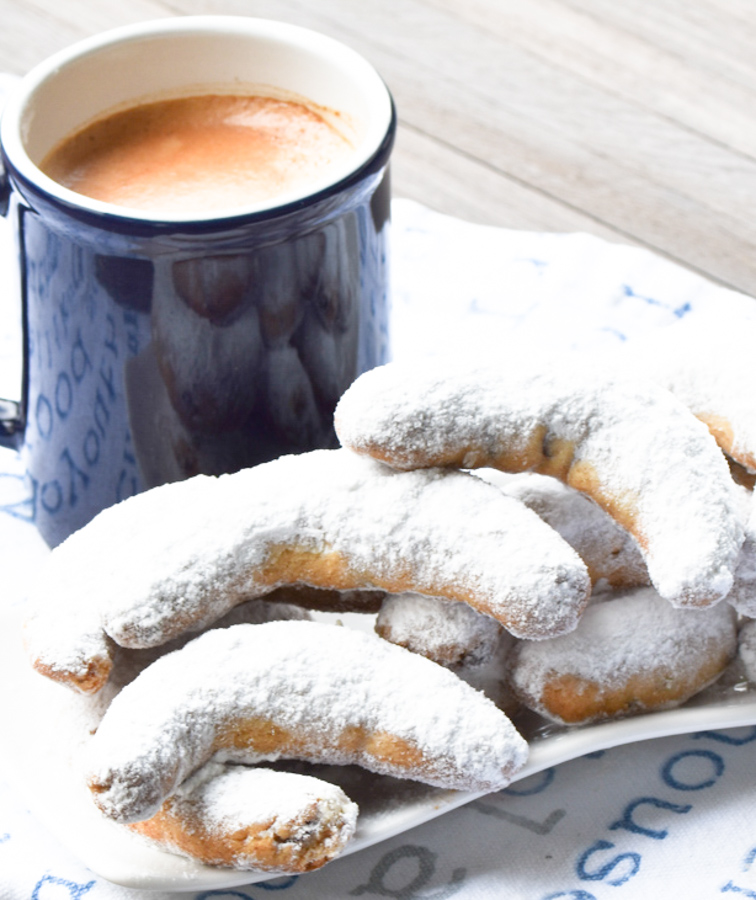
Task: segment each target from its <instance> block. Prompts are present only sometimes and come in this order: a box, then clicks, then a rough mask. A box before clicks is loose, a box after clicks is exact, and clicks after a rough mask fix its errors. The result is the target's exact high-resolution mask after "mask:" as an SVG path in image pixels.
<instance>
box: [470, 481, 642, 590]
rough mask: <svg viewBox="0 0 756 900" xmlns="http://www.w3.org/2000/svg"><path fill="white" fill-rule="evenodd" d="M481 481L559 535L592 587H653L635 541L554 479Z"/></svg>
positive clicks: (562, 483)
mask: <svg viewBox="0 0 756 900" xmlns="http://www.w3.org/2000/svg"><path fill="white" fill-rule="evenodd" d="M475 474H476V475H477V476H478V477H479V478H483V479H485V480H486V481H489V482H490V483H491V484H495V485H496V486H497V487H498V488H500V489H501V490H502V491H504V493H505V494H507V495H508V496H510V497H514V498H515V499H517V500H519V501H520V502H521V503H524V504H525V506H527V507H528V509H532V510H533V512H535V513H537V514H538V515H539V516H540V517H541V518H542V519H543V520H544V522H546V523H547V524H548V525H551V527H552V528H553V529H554V530H555V531H557V532H559V534H560V535H561V536H562V537H563V538H564V539H565V540H566V541H567V543H568V544H569V545H570V547H572V548H573V549H574V550H575V551H576V552H577V554H578V556H579V557H580V558H581V559H582V560H583V562H584V563H585V564H586V566H587V567H588V574H589V575H590V576H591V581H592V582H593V583H594V584H596V582H598V581H605V582H606V583H607V584H609V585H611V586H612V587H617V588H620V587H622V588H625V587H640V586H642V585H648V584H649V583H650V582H649V578H648V569H647V568H646V564H645V562H644V560H643V556H642V554H641V551H640V548H639V547H638V544H637V543H636V541H635V540H634V539H633V537H632V535H631V534H629V533H628V532H627V531H625V529H624V528H622V527H621V526H620V525H618V524H617V522H615V520H614V519H612V518H611V516H608V515H607V514H606V513H605V512H604V510H603V509H601V507H600V506H598V505H597V504H596V503H594V502H593V501H592V500H591V499H590V498H589V497H587V496H586V495H585V494H582V493H581V492H580V491H577V490H575V489H574V488H571V487H569V485H567V484H565V483H564V482H562V481H558V480H557V479H556V478H552V477H550V476H549V475H538V474H536V473H535V472H521V473H518V474H514V475H511V474H507V473H505V472H500V471H499V470H498V469H478V470H476V472H475Z"/></svg>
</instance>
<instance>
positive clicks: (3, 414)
mask: <svg viewBox="0 0 756 900" xmlns="http://www.w3.org/2000/svg"><path fill="white" fill-rule="evenodd" d="M17 80H18V79H17V77H16V76H14V75H0V113H2V108H3V106H4V103H5V97H6V95H7V92H8V90H9V89H10V88H11V87H12V85H13V84H14V83H15V82H16V81H17ZM10 193H11V189H10V184H9V182H8V176H7V174H6V171H5V166H4V165H3V161H2V157H1V156H0V216H3V217H5V216H6V215H7V214H8V206H9V200H10ZM23 433H24V418H23V414H22V409H21V403H19V402H17V401H15V400H3V399H0V447H8V448H10V449H11V450H17V449H18V447H19V445H20V444H21V440H22V438H23Z"/></svg>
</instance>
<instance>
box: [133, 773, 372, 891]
mask: <svg viewBox="0 0 756 900" xmlns="http://www.w3.org/2000/svg"><path fill="white" fill-rule="evenodd" d="M357 813H358V809H357V804H356V803H353V802H352V801H351V800H350V799H349V798H348V797H347V796H346V794H345V793H344V792H343V791H342V790H341V788H339V787H337V786H336V785H333V784H329V783H328V782H326V781H322V780H321V779H319V778H312V777H310V776H307V775H299V774H293V773H290V772H277V771H273V770H271V769H265V768H253V767H249V766H240V765H224V764H221V763H216V762H209V763H207V764H206V765H204V766H202V768H200V769H199V770H198V771H197V772H196V773H195V774H194V775H193V776H192V777H191V778H189V779H187V780H186V781H185V782H184V783H183V784H182V785H180V786H179V787H178V788H177V789H176V791H175V792H174V793H173V794H172V795H171V797H170V798H169V799H168V801H166V803H165V804H164V806H163V808H162V809H161V811H160V813H159V814H158V816H156V817H155V818H153V819H151V820H148V821H147V822H144V823H135V826H136V827H134V830H136V831H138V832H139V833H140V834H143V835H144V836H145V837H147V838H148V839H149V840H151V841H152V842H153V843H156V844H157V845H158V846H159V847H160V848H161V849H164V850H168V851H170V852H173V853H178V854H180V855H185V856H189V857H191V858H195V859H196V858H199V859H201V860H202V862H204V863H206V864H208V865H224V866H232V867H233V868H235V869H242V870H254V871H265V872H270V873H290V872H305V871H311V870H312V869H316V868H319V867H320V866H322V865H324V864H325V863H326V862H329V861H330V860H331V859H333V858H334V857H336V856H337V855H338V854H339V853H340V852H341V851H342V850H343V849H344V847H345V846H346V844H347V843H348V842H349V841H350V840H351V838H352V836H353V835H354V832H355V829H356V826H357Z"/></svg>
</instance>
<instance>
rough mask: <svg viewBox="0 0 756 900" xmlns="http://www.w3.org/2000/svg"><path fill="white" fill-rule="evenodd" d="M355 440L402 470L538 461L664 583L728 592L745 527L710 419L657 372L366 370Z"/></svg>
mask: <svg viewBox="0 0 756 900" xmlns="http://www.w3.org/2000/svg"><path fill="white" fill-rule="evenodd" d="M336 430H337V433H338V435H339V438H340V440H341V442H342V444H344V445H345V446H348V447H350V448H351V449H353V450H355V451H356V452H358V453H361V454H365V455H370V456H373V457H375V458H377V459H380V460H382V461H384V462H386V463H388V464H390V465H392V466H395V467H396V468H399V469H416V468H422V467H426V466H449V467H452V466H455V467H459V468H463V469H474V468H480V467H490V468H495V469H502V470H504V471H511V472H521V471H535V472H539V473H541V474H544V475H553V476H555V477H557V478H559V479H560V480H562V481H564V482H565V483H567V484H569V485H570V486H572V487H575V488H577V489H578V490H580V491H582V492H584V493H585V494H587V495H588V496H589V497H591V498H592V499H593V500H595V501H596V502H597V503H598V504H599V506H601V507H603V508H604V510H605V511H606V512H608V513H609V514H610V515H611V516H612V517H613V518H614V519H615V520H616V521H617V522H618V523H619V524H620V525H622V526H623V527H624V528H625V529H626V530H627V531H629V532H630V533H631V534H632V535H633V536H634V538H635V539H636V541H637V542H638V544H639V546H640V548H641V550H642V552H643V555H644V558H645V561H646V565H647V567H648V571H649V576H650V578H651V581H652V583H653V584H654V586H655V587H656V589H657V590H658V591H659V593H660V594H661V595H662V596H663V597H665V598H666V599H667V600H670V601H671V602H672V603H673V604H674V605H676V606H698V607H704V606H710V605H712V604H714V603H716V602H718V601H719V600H721V599H722V598H723V597H725V596H726V595H727V593H728V592H729V590H730V588H731V586H732V581H733V571H734V569H735V565H736V563H737V558H738V552H739V550H740V545H741V543H742V541H743V527H742V523H741V521H740V517H739V515H738V512H737V506H736V501H735V500H734V497H733V495H734V490H735V486H734V484H733V482H732V479H731V477H730V474H729V471H728V468H727V464H726V462H725V460H724V457H723V456H722V453H721V451H720V450H719V448H718V447H717V445H716V443H715V441H714V439H713V438H712V437H711V435H710V434H709V433H708V430H707V429H706V427H705V426H704V425H703V424H702V423H701V422H699V421H698V420H697V419H696V418H695V417H694V416H693V414H692V413H691V412H690V411H689V410H688V409H686V408H685V407H684V406H683V404H682V403H681V402H680V401H679V400H677V399H676V398H675V397H674V396H672V394H671V393H670V392H669V391H667V390H664V389H663V388H660V387H658V386H657V385H654V384H652V383H650V382H646V381H640V380H637V381H635V380H631V379H623V378H613V377H610V376H608V375H607V374H606V373H605V372H601V371H599V372H595V371H594V372H590V371H585V370H581V371H577V370H576V369H575V368H574V366H571V365H565V366H564V367H559V368H557V369H555V370H552V371H551V372H548V373H546V372H543V371H539V370H538V369H537V368H536V367H535V364H534V363H532V362H529V361H521V362H520V364H519V365H515V364H514V363H511V364H502V365H500V366H487V367H480V368H477V369H473V368H471V369H460V368H455V367H454V366H453V364H450V363H446V364H445V363H444V362H443V361H441V360H438V359H430V360H425V361H422V362H421V363H419V364H414V365H412V364H399V363H391V364H389V365H387V366H383V367H381V368H378V369H373V370H372V371H370V372H367V373H365V374H364V375H362V376H360V377H359V378H358V379H357V381H355V382H354V384H353V385H352V386H351V387H350V388H349V390H347V392H346V393H345V394H344V396H343V397H342V399H341V400H340V402H339V405H338V407H337V409H336Z"/></svg>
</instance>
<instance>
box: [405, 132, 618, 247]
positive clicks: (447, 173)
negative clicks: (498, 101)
mask: <svg viewBox="0 0 756 900" xmlns="http://www.w3.org/2000/svg"><path fill="white" fill-rule="evenodd" d="M391 169H392V172H391V180H392V187H393V193H394V196H396V197H406V198H409V199H410V200H417V201H418V202H419V203H424V204H425V205H427V206H429V207H431V208H432V209H435V210H437V211H438V212H442V213H445V214H447V215H451V216H456V217H458V218H460V219H466V220H467V221H470V222H478V223H480V224H483V225H498V226H500V227H502V228H519V229H527V230H534V231H544V230H549V231H562V232H564V231H588V232H590V233H592V234H595V235H597V236H598V237H603V238H605V239H606V240H610V241H614V242H622V243H627V242H628V238H627V236H626V235H622V234H619V233H618V232H616V231H614V230H612V229H610V228H606V227H604V226H603V225H602V224H601V223H600V222H597V221H596V220H594V219H592V218H590V217H589V216H587V215H585V214H584V213H583V212H582V211H580V210H578V209H572V208H570V207H568V206H566V205H564V204H563V203H559V202H558V201H555V200H552V199H551V198H549V197H546V196H544V195H543V194H541V193H540V192H538V191H534V190H533V189H532V188H530V187H529V186H528V185H524V184H520V183H518V182H517V181H514V180H513V179H511V178H506V177H502V175H501V173H499V172H497V171H496V170H494V169H492V168H491V167H490V166H488V165H485V164H484V163H481V162H480V161H479V160H476V159H473V158H471V157H469V156H467V155H464V154H461V153H460V152H459V151H458V150H456V149H455V148H454V147H450V146H448V145H445V144H442V143H440V142H439V141H437V140H435V139H434V138H431V137H429V136H428V135H425V134H423V133H422V132H419V131H416V130H415V129H413V128H411V127H410V126H406V125H405V126H400V128H399V131H398V134H397V141H396V149H395V152H394V155H393V157H392V163H391Z"/></svg>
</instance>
